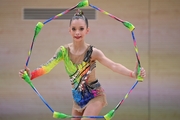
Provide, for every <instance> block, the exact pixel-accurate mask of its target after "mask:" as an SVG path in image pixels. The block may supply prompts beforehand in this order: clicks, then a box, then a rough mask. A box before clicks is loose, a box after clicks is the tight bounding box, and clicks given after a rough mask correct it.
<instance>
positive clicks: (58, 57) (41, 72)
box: [19, 47, 63, 80]
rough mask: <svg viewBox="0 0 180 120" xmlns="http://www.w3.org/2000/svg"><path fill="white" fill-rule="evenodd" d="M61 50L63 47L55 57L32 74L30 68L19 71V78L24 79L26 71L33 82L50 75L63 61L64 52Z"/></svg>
mask: <svg viewBox="0 0 180 120" xmlns="http://www.w3.org/2000/svg"><path fill="white" fill-rule="evenodd" d="M61 48H62V47H59V48H58V50H57V51H56V53H55V55H54V56H53V57H52V58H51V59H50V60H49V61H48V62H46V63H45V64H43V65H41V66H40V67H38V68H37V69H35V70H34V71H32V72H31V71H30V69H29V68H27V67H26V68H25V69H23V70H20V71H19V76H20V77H21V78H22V77H23V74H24V71H27V73H28V75H29V77H30V79H31V80H33V79H34V78H37V77H39V76H42V75H44V74H47V73H49V72H50V71H51V70H52V69H53V68H54V67H55V66H56V65H57V64H58V63H59V62H60V61H61V60H62V59H63V51H62V49H61Z"/></svg>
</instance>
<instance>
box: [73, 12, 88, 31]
mask: <svg viewBox="0 0 180 120" xmlns="http://www.w3.org/2000/svg"><path fill="white" fill-rule="evenodd" d="M75 19H76V20H78V19H82V20H84V21H85V23H86V27H87V28H88V19H87V18H86V17H85V16H84V13H83V11H81V10H80V9H78V10H77V11H76V13H75V14H74V16H73V17H72V18H71V20H70V25H71V22H72V21H73V20H75Z"/></svg>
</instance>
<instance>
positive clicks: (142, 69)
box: [133, 62, 146, 79]
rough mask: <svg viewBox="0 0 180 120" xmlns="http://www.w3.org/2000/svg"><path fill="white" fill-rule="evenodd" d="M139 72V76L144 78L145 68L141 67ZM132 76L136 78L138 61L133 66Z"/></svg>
mask: <svg viewBox="0 0 180 120" xmlns="http://www.w3.org/2000/svg"><path fill="white" fill-rule="evenodd" d="M139 72H140V77H142V78H143V79H144V78H145V77H146V71H145V69H144V68H143V67H141V68H140V71H139ZM133 76H135V78H137V76H138V62H137V63H136V67H135V70H134V74H133Z"/></svg>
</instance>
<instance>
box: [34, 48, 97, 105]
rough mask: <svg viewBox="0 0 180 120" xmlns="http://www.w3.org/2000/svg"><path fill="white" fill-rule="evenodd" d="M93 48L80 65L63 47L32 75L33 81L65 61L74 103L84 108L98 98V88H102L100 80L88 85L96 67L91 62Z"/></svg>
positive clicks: (88, 51) (89, 49)
mask: <svg viewBox="0 0 180 120" xmlns="http://www.w3.org/2000/svg"><path fill="white" fill-rule="evenodd" d="M91 53H92V46H89V48H88V50H87V52H86V54H85V56H84V60H83V61H82V62H81V63H80V64H74V63H73V62H72V61H71V59H70V58H69V55H68V49H67V48H65V47H64V46H61V47H60V49H59V50H58V51H57V52H56V54H55V55H54V57H53V58H51V59H50V60H49V61H48V62H47V63H46V64H44V65H42V66H40V67H39V68H37V69H36V70H34V71H32V73H31V80H32V79H34V78H36V77H38V76H41V75H44V74H46V73H48V72H50V71H51V70H52V69H53V68H54V67H55V66H56V65H57V64H58V63H59V62H60V61H61V60H63V61H64V65H65V69H66V72H67V73H68V75H69V77H70V81H71V84H72V85H73V89H72V95H73V98H74V101H75V102H76V103H77V104H78V105H79V106H80V107H81V108H83V107H84V106H86V104H87V103H88V102H89V101H90V100H91V99H93V98H94V97H96V96H98V90H97V88H99V87H100V83H99V82H98V80H96V81H94V82H92V83H90V84H88V77H89V74H90V73H91V71H92V70H93V69H94V68H95V67H96V64H95V62H91V61H90V58H91Z"/></svg>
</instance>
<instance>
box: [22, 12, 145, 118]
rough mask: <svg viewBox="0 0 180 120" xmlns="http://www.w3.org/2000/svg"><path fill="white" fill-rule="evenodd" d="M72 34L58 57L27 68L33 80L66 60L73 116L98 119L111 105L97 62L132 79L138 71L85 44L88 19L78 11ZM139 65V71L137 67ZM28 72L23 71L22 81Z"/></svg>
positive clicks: (57, 52) (61, 47) (143, 71)
mask: <svg viewBox="0 0 180 120" xmlns="http://www.w3.org/2000/svg"><path fill="white" fill-rule="evenodd" d="M69 33H70V34H71V36H72V43H68V44H66V45H63V46H60V47H59V48H58V49H57V51H56V53H55V55H54V56H53V57H52V58H51V59H50V60H49V61H48V62H47V63H46V64H43V65H41V66H40V67H39V68H37V69H35V70H34V71H32V72H31V71H30V69H29V68H26V69H25V70H26V71H27V73H28V75H29V76H30V79H31V80H33V79H34V78H36V77H39V76H41V75H44V74H46V73H48V72H50V71H51V70H52V69H53V68H54V67H55V66H56V65H57V64H58V63H59V62H60V61H62V60H63V61H64V64H65V69H66V71H67V74H68V75H69V78H70V82H71V85H72V95H73V107H72V116H98V115H99V113H100V111H101V110H102V108H103V107H104V106H105V105H106V104H107V101H106V96H105V93H104V91H103V88H102V87H101V84H100V83H99V81H98V79H97V77H96V75H95V71H96V69H95V68H96V62H97V61H98V62H99V63H101V64H102V65H104V66H106V67H107V68H109V69H111V70H112V71H114V72H117V73H119V74H121V75H125V76H129V77H132V78H136V77H137V69H135V70H134V71H132V70H129V69H128V68H126V67H125V66H123V65H122V64H119V63H115V62H113V61H112V60H110V59H109V58H107V57H106V56H105V55H104V54H103V52H102V51H101V50H99V49H97V48H95V47H93V46H92V45H90V44H88V43H86V42H85V39H84V38H85V36H86V34H88V33H89V26H88V19H87V18H86V17H85V16H84V15H83V12H82V11H80V10H78V12H77V13H75V15H74V16H73V17H72V18H71V20H70V24H69ZM137 65H138V64H137V63H136V68H137ZM23 74H24V69H23V70H20V72H19V75H20V77H21V78H22V76H23ZM140 76H141V77H142V78H144V77H145V76H146V72H145V70H144V68H141V71H140ZM84 119H86V120H93V119H92V118H91V119H90V118H81V119H80V118H72V119H71V120H84Z"/></svg>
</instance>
